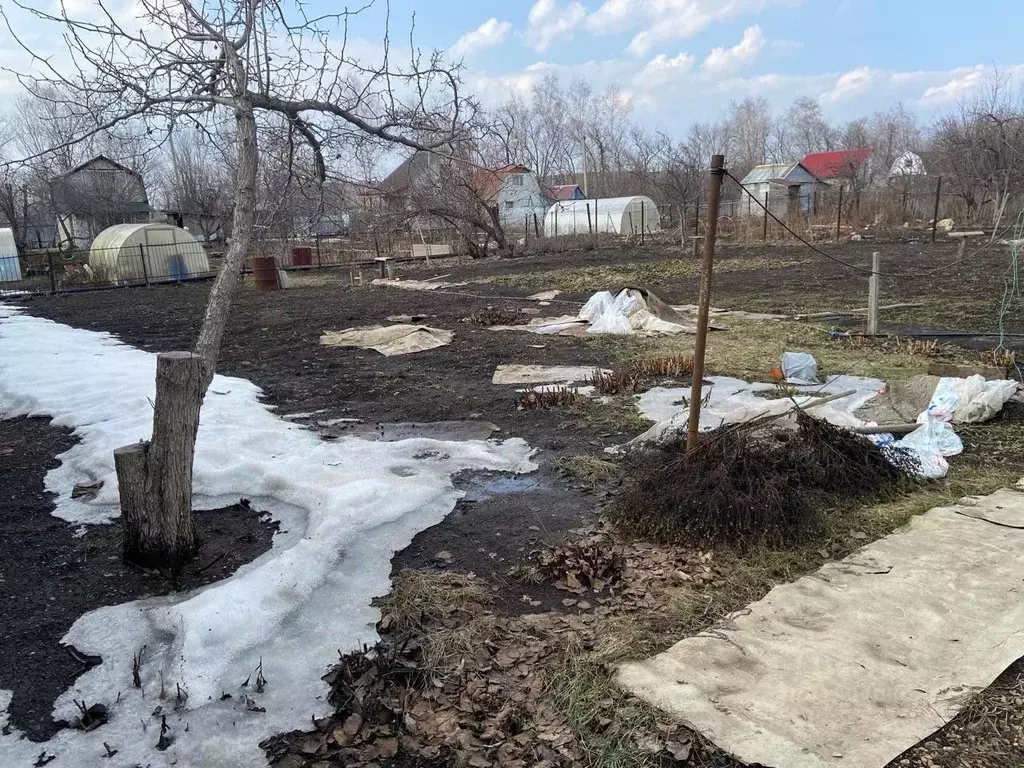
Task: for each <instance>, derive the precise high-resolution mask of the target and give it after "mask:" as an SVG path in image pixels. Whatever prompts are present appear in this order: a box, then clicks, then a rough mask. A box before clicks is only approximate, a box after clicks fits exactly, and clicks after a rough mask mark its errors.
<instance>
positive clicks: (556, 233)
mask: <svg viewBox="0 0 1024 768" xmlns="http://www.w3.org/2000/svg"><path fill="white" fill-rule="evenodd" d="M555 237H558V203H555Z"/></svg>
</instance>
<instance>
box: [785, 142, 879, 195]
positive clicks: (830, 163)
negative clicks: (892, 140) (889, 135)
mask: <svg viewBox="0 0 1024 768" xmlns="http://www.w3.org/2000/svg"><path fill="white" fill-rule="evenodd" d="M873 151H874V150H872V148H871V147H860V148H858V149H840V150H837V151H835V152H813V153H811V154H809V155H807V157H805V158H804V159H803V160H801V161H800V163H801V165H803V167H804V168H806V169H807V170H808V171H810V172H811V173H812V174H814V176H815V177H816V178H818V179H819V180H820V181H821V182H823V183H825V184H829V185H831V186H841V185H843V184H848V183H850V182H851V181H853V180H855V179H864V178H865V174H866V173H867V170H868V160H870V158H871V154H872V152H873Z"/></svg>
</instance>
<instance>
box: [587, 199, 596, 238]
mask: <svg viewBox="0 0 1024 768" xmlns="http://www.w3.org/2000/svg"><path fill="white" fill-rule="evenodd" d="M587 231H588V232H589V233H590V234H594V222H593V221H591V219H590V203H587Z"/></svg>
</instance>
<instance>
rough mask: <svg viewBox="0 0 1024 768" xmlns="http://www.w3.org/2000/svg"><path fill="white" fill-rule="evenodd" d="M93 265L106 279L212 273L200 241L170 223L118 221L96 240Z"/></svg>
mask: <svg viewBox="0 0 1024 768" xmlns="http://www.w3.org/2000/svg"><path fill="white" fill-rule="evenodd" d="M89 266H90V267H91V268H92V270H93V271H94V272H96V273H97V274H99V275H102V276H103V277H104V278H105V279H109V280H113V281H122V282H150V283H165V282H173V281H178V280H188V279H190V278H194V277H202V276H205V275H209V274H210V261H209V259H207V258H206V251H205V250H203V246H202V245H200V243H199V241H198V240H196V239H195V238H194V237H192V235H190V234H189V233H188V232H187V231H186V230H184V229H181V228H180V227H172V226H171V225H170V224H115V225H114V226H112V227H107V228H106V229H104V230H103V231H102V232H100V233H99V235H97V236H96V239H95V240H93V242H92V247H91V248H90V249H89Z"/></svg>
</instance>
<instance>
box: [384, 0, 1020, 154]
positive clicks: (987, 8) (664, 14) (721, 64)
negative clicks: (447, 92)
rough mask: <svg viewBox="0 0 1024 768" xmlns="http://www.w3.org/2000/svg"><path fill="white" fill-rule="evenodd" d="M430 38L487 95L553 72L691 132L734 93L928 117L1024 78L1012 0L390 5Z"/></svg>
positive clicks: (399, 1)
mask: <svg viewBox="0 0 1024 768" xmlns="http://www.w3.org/2000/svg"><path fill="white" fill-rule="evenodd" d="M413 10H416V12H417V18H416V31H417V39H418V40H419V42H420V44H421V45H424V46H426V45H434V46H436V47H438V48H443V49H446V50H447V51H448V52H449V54H450V55H453V56H454V57H455V58H461V59H462V60H463V62H464V64H465V77H466V80H467V82H468V83H470V84H471V85H472V87H473V88H474V90H476V91H477V92H478V93H479V94H480V96H481V98H483V99H485V100H488V101H493V100H501V99H504V98H507V96H508V94H510V93H512V92H519V93H526V92H528V91H529V89H530V87H531V86H532V85H533V83H535V82H536V81H538V80H539V79H541V78H543V76H544V75H545V74H547V73H555V74H558V75H559V76H560V77H561V78H562V79H563V80H564V81H568V80H569V79H571V78H573V77H576V76H580V77H583V78H586V79H587V80H589V81H591V82H592V83H593V84H594V85H595V86H597V87H604V86H605V85H607V84H614V85H616V86H617V87H618V88H620V89H621V90H622V91H623V93H624V95H625V96H627V97H628V98H629V99H630V100H631V102H632V104H633V108H634V116H635V118H636V119H638V120H639V121H640V122H642V123H644V124H646V125H648V126H650V127H652V128H658V129H661V130H666V131H668V132H669V133H670V134H674V135H680V134H681V133H682V132H683V131H682V130H680V129H681V128H682V129H683V130H685V127H686V126H688V125H689V124H691V123H693V122H694V121H697V120H706V119H711V118H714V117H715V116H716V115H717V114H718V113H719V112H720V111H721V110H722V109H723V107H725V106H726V105H727V104H728V103H729V102H730V101H731V100H733V99H739V98H743V97H745V96H748V95H753V96H763V97H765V98H766V99H768V100H769V102H770V103H771V104H772V106H773V107H775V108H776V109H778V110H781V109H783V108H784V107H785V106H786V105H788V104H789V103H790V102H791V101H792V100H793V99H794V98H796V97H798V96H813V97H817V98H818V99H820V101H821V103H822V106H823V108H824V111H825V114H826V116H827V117H829V118H830V119H831V120H834V121H844V120H848V119H852V118H854V117H858V116H860V115H863V114H868V113H870V112H872V111H874V110H876V109H885V108H887V107H889V106H891V105H892V104H894V103H895V102H897V101H902V102H903V104H904V106H905V107H906V108H907V109H909V110H911V111H913V112H916V113H917V114H918V115H919V116H920V117H921V118H922V119H923V120H925V121H927V120H929V119H931V117H933V116H934V115H935V113H936V112H937V111H939V110H941V109H943V108H945V107H948V106H949V105H950V104H952V103H954V102H955V101H956V99H957V98H959V97H961V96H964V95H967V94H969V93H970V92H971V91H972V90H973V89H976V88H977V87H978V86H979V85H980V83H981V81H982V80H983V79H984V76H985V70H986V69H988V70H989V71H991V68H992V67H993V66H997V67H999V68H1000V69H1001V70H1003V71H1005V72H1006V73H1007V74H1010V75H1013V76H1016V77H1021V76H1024V53H1022V52H1021V48H1020V36H1019V31H1020V27H1019V25H1016V24H1010V23H1001V22H1000V21H999V20H1000V19H1002V20H1006V19H1013V18H1017V17H1019V11H1020V9H1019V6H1018V4H1017V2H1015V1H1014V0H977V1H976V2H975V3H972V4H971V5H970V8H969V10H968V9H965V7H964V6H963V4H962V3H959V2H956V3H954V2H953V1H952V0H931V2H928V3H921V2H913V1H912V0H604V1H603V2H602V0H536V2H529V1H528V0H521V1H519V2H506V3H496V2H493V1H488V0H484V1H483V2H476V3H468V2H465V0H429V1H428V2H414V0H393V1H392V4H391V15H392V19H394V18H400V17H402V16H403V15H404V16H408V15H409V14H410V13H411V12H412V11H413Z"/></svg>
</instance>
